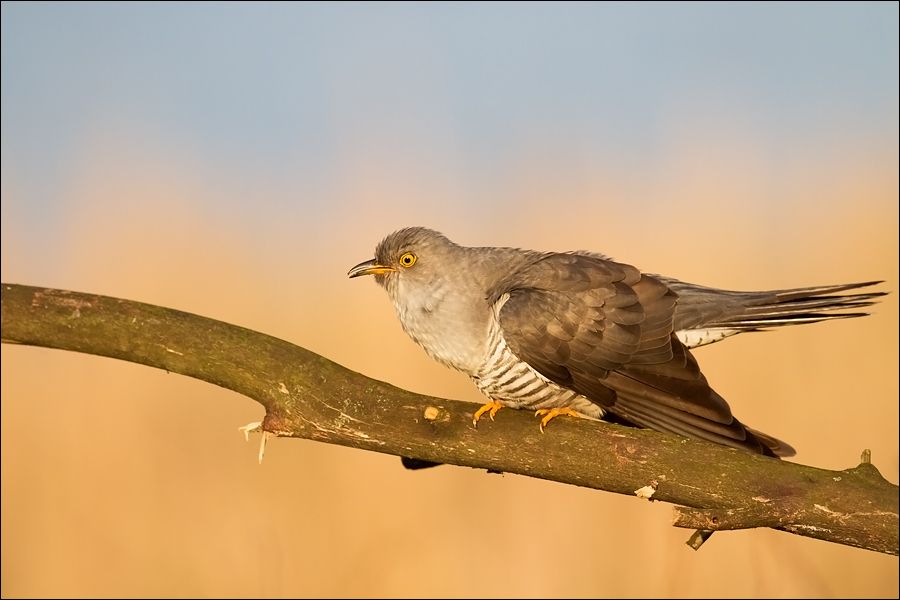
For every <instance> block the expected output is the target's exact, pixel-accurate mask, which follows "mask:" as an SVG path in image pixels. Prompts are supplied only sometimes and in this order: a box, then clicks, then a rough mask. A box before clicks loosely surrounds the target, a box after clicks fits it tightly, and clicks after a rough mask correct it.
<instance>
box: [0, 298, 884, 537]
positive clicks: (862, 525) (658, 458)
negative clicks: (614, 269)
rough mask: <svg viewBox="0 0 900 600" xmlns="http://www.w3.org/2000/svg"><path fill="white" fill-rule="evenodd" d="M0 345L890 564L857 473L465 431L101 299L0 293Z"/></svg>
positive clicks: (872, 472) (679, 444) (367, 390)
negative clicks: (172, 379)
mask: <svg viewBox="0 0 900 600" xmlns="http://www.w3.org/2000/svg"><path fill="white" fill-rule="evenodd" d="M2 338H3V342H6V343H20V344H29V345H34V346H44V347H50V348H61V349H64V350H74V351H77V352H85V353H88V354H96V355H100V356H109V357H113V358H120V359H123V360H128V361H131V362H136V363H141V364H145V365H150V366H153V367H158V368H160V369H166V370H167V371H171V372H174V373H180V374H183V375H188V376H190V377H196V378H198V379H202V380H204V381H208V382H210V383H214V384H216V385H219V386H222V387H225V388H228V389H231V390H234V391H237V392H239V393H241V394H244V395H246V396H249V397H250V398H252V399H254V400H256V401H258V402H260V403H261V404H262V405H263V406H265V408H266V417H265V420H264V421H263V427H264V429H265V430H266V431H270V432H273V433H275V434H277V435H281V436H293V437H302V438H309V439H314V440H319V441H323V442H329V443H333V444H341V445H345V446H352V447H355V448H363V449H366V450H375V451H377V452H383V453H387V454H395V455H399V456H405V457H410V458H414V459H420V460H425V461H434V462H441V463H450V464H456V465H464V466H470V467H479V468H484V469H489V470H492V471H504V472H509V473H519V474H522V475H529V476H532V477H539V478H542V479H549V480H553V481H560V482H563V483H570V484H575V485H580V486H585V487H591V488H596V489H602V490H608V491H611V492H617V493H620V494H628V495H634V494H635V491H636V490H638V489H641V492H642V495H645V496H646V495H652V498H653V499H655V500H662V501H664V502H672V503H674V504H678V505H681V506H683V507H690V508H680V509H678V512H677V516H676V523H675V524H676V525H678V526H680V527H691V528H704V529H711V530H715V529H734V528H747V527H777V528H780V529H783V530H785V531H790V532H792V533H796V534H798V535H804V536H809V537H815V538H819V539H823V540H828V541H832V542H837V543H840V544H847V545H851V546H857V547H860V548H866V549H869V550H876V551H879V552H885V553H888V554H897V545H898V529H900V528H898V489H897V486H895V485H892V484H891V483H889V482H887V481H886V480H884V479H883V478H882V477H881V475H880V474H879V473H878V471H877V469H875V467H873V466H872V465H869V464H862V465H860V466H859V467H856V468H853V469H848V470H845V471H828V470H824V469H816V468H813V467H807V466H803V465H798V464H794V463H789V462H786V461H778V460H774V459H770V458H766V457H762V456H757V455H753V454H750V453H747V452H743V451H740V450H734V449H731V448H726V447H723V446H718V445H715V444H710V443H707V442H702V441H695V440H688V439H684V438H680V437H678V436H673V435H668V434H663V433H658V432H654V431H648V430H640V429H633V428H628V427H620V426H616V425H611V424H608V423H600V422H595V421H589V420H584V419H562V418H561V419H556V420H555V421H554V422H553V425H552V426H551V427H550V429H549V430H548V432H547V433H546V434H541V433H540V432H539V430H538V428H537V426H536V425H535V422H534V420H533V418H532V416H531V415H530V414H528V413H526V412H524V411H512V410H507V411H503V412H502V413H500V415H499V416H498V418H497V422H496V423H491V422H490V421H483V422H482V425H481V426H480V428H479V429H478V430H476V429H475V428H474V427H472V409H473V407H474V405H472V404H470V403H464V402H458V401H453V400H444V399H440V398H433V397H429V396H422V395H419V394H414V393H412V392H408V391H405V390H402V389H399V388H396V387H394V386H391V385H388V384H386V383H383V382H380V381H376V380H374V379H369V378H368V377H365V376H363V375H360V374H358V373H355V372H353V371H350V370H348V369H346V368H344V367H342V366H340V365H338V364H336V363H334V362H332V361H330V360H328V359H326V358H324V357H322V356H319V355H317V354H314V353H312V352H309V351H308V350H304V349H303V348H300V347H298V346H295V345H293V344H290V343H288V342H285V341H283V340H279V339H277V338H273V337H271V336H268V335H265V334H262V333H258V332H255V331H251V330H248V329H244V328H242V327H237V326H235V325H229V324H227V323H223V322H221V321H215V320H212V319H207V318H204V317H200V316H197V315H193V314H189V313H184V312H180V311H176V310H171V309H167V308H162V307H159V306H153V305H149V304H142V303H139V302H131V301H128V300H120V299H116V298H109V297H105V296H97V295H91V294H81V293H76V292H68V291H63V290H54V289H44V288H35V287H29V286H21V285H9V284H2Z"/></svg>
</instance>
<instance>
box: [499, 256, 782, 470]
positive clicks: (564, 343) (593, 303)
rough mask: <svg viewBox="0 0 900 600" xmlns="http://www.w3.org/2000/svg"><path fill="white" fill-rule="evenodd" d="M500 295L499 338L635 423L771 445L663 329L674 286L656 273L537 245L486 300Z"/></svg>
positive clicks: (755, 447)
mask: <svg viewBox="0 0 900 600" xmlns="http://www.w3.org/2000/svg"><path fill="white" fill-rule="evenodd" d="M503 294H508V295H509V297H508V299H507V300H506V302H505V303H504V304H503V305H502V308H501V309H500V312H499V321H500V327H501V330H502V331H503V336H504V338H505V339H506V343H507V344H508V345H509V347H510V349H511V350H512V351H513V352H514V353H515V354H516V355H517V356H518V357H519V358H520V359H521V360H524V361H525V362H527V363H528V364H529V365H531V366H532V368H534V369H535V370H537V371H538V372H540V373H541V374H542V375H543V376H545V377H547V378H548V379H550V380H552V381H554V382H556V383H558V384H560V385H562V386H565V387H567V388H570V389H572V390H575V391H576V392H578V393H579V394H582V395H583V396H585V397H587V398H589V399H590V400H592V401H593V402H595V403H597V404H598V405H600V406H601V407H602V408H603V409H604V410H606V411H608V412H610V413H612V414H614V415H616V416H617V417H619V418H620V419H624V420H625V421H627V422H630V423H632V424H635V425H638V426H642V427H648V428H650V429H657V430H661V431H669V432H672V433H677V434H681V435H685V436H690V437H695V438H701V439H706V440H709V441H713V442H717V443H720V444H726V445H729V446H735V447H741V448H745V449H749V450H752V451H755V452H762V453H767V454H768V453H773V452H776V451H778V450H777V448H776V447H775V446H778V445H779V444H778V443H777V440H769V439H768V437H767V436H763V435H754V433H752V432H750V431H749V430H748V429H747V428H746V427H744V425H743V424H741V423H740V421H738V420H737V419H735V418H734V417H733V416H732V414H731V410H730V408H729V407H728V404H727V403H726V402H725V400H724V399H723V398H722V397H721V396H719V395H718V394H717V393H716V392H715V391H714V390H713V389H712V388H710V386H709V384H708V383H707V381H706V378H705V377H704V376H703V374H702V373H701V372H700V368H699V367H698V365H697V361H696V360H695V359H694V357H693V356H692V355H691V353H690V352H689V351H688V349H687V348H686V347H685V346H684V345H683V344H681V342H679V341H678V339H677V338H676V337H675V335H674V333H673V318H674V314H675V305H676V302H677V295H676V294H675V293H674V292H673V291H672V290H670V289H669V287H668V286H667V285H665V284H664V283H662V282H660V281H659V280H658V279H656V278H653V277H650V276H647V275H643V274H641V273H640V271H638V270H637V269H636V268H634V267H632V266H630V265H625V264H621V263H616V262H613V261H609V260H604V259H602V258H598V257H593V256H586V255H581V254H545V255H542V256H540V257H538V258H536V259H535V260H534V261H532V262H530V263H529V264H528V265H526V266H525V267H523V268H521V269H518V270H516V271H515V272H514V273H513V274H511V275H510V276H509V277H508V278H506V279H505V280H504V281H502V282H501V283H500V284H499V285H498V286H497V287H496V288H495V289H493V290H491V294H490V295H489V300H495V299H498V298H499V297H500V296H501V295H503ZM770 442H771V443H770ZM770 446H773V447H771V448H770ZM783 448H785V449H789V446H787V445H786V444H785V445H783Z"/></svg>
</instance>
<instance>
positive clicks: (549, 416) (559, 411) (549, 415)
mask: <svg viewBox="0 0 900 600" xmlns="http://www.w3.org/2000/svg"><path fill="white" fill-rule="evenodd" d="M541 415H544V418H543V419H541V433H544V427H546V426H547V423H549V422H550V421H552V420H553V419H555V418H556V417H558V416H559V415H569V416H570V417H581V414H580V413H577V412H575V411H574V410H572V409H571V408H541V409H538V410H536V411H534V416H536V417H539V416H541Z"/></svg>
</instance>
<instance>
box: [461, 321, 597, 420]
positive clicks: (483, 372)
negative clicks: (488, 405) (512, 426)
mask: <svg viewBox="0 0 900 600" xmlns="http://www.w3.org/2000/svg"><path fill="white" fill-rule="evenodd" d="M488 342H489V343H488V350H487V352H486V360H485V362H484V363H483V364H482V366H481V368H479V369H478V371H477V372H476V373H475V374H472V375H471V377H472V380H473V381H474V382H475V385H477V386H478V389H480V390H481V392H482V393H483V394H484V395H486V396H487V397H488V398H490V399H491V400H496V401H497V402H500V403H501V404H503V405H504V406H508V407H510V408H523V409H526V410H538V409H541V408H571V409H573V410H575V411H576V412H578V413H580V414H583V415H584V416H586V417H591V418H595V419H599V418H600V417H602V416H603V413H604V411H603V409H602V408H600V407H599V406H598V405H597V404H595V403H593V402H591V401H590V400H588V399H587V398H586V397H585V396H582V395H581V394H579V393H578V392H574V391H572V390H570V389H568V388H564V387H562V386H560V385H557V384H556V383H554V382H552V381H550V380H549V379H547V378H546V377H544V376H543V375H541V374H540V373H538V372H537V371H535V370H534V369H533V368H531V366H530V365H529V364H528V363H526V362H525V361H523V360H520V359H519V357H517V356H516V355H515V354H513V352H512V350H510V348H509V346H507V344H506V340H505V339H503V334H502V332H501V331H500V327H499V326H495V327H491V332H490V335H489V340H488Z"/></svg>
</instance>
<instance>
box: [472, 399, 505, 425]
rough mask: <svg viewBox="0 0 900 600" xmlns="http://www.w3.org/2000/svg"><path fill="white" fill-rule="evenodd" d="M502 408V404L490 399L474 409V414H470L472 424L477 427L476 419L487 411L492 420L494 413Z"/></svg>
mask: <svg viewBox="0 0 900 600" xmlns="http://www.w3.org/2000/svg"><path fill="white" fill-rule="evenodd" d="M501 408H503V405H502V404H500V403H499V402H497V401H496V400H491V401H490V402H488V403H487V404H485V405H484V406H482V407H481V408H479V409H478V410H476V411H475V414H474V415H472V425H473V426H474V427H476V428H477V427H478V420H479V419H480V418H481V417H482V416H484V413H488V416H489V417H490V418H491V421H493V420H494V415H496V414H497V411H498V410H500V409H501Z"/></svg>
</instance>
